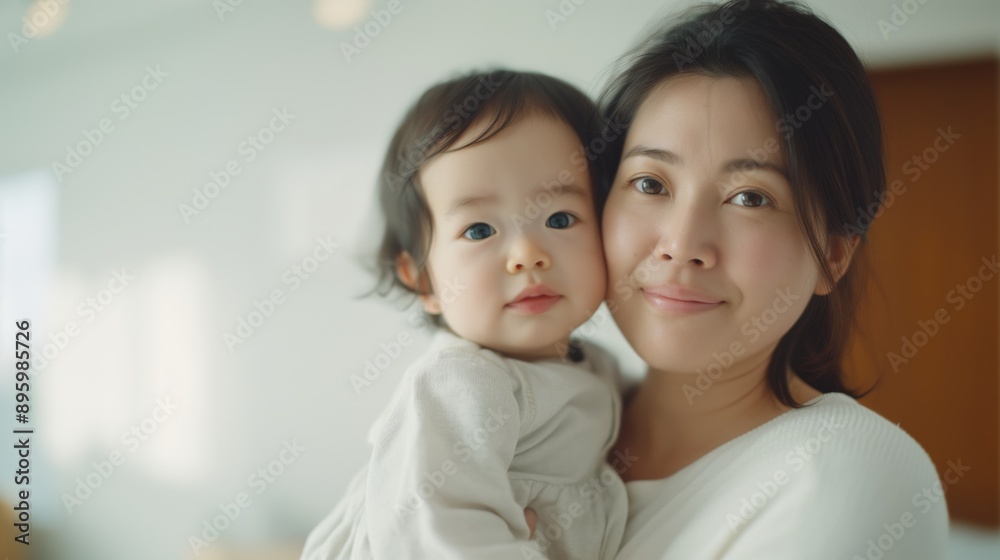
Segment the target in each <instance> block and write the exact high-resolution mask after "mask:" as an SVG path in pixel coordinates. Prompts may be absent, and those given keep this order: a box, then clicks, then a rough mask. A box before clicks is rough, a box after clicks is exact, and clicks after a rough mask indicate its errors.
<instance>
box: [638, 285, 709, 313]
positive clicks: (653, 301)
mask: <svg viewBox="0 0 1000 560" xmlns="http://www.w3.org/2000/svg"><path fill="white" fill-rule="evenodd" d="M642 295H643V297H645V298H646V301H647V302H649V305H650V306H652V307H653V309H656V310H658V311H660V312H663V313H668V314H670V315H691V314H694V313H701V312H703V311H711V310H712V309H716V308H717V307H720V306H721V305H722V304H723V303H725V302H723V301H711V299H710V298H707V297H704V296H698V297H699V298H701V299H705V300H708V301H697V300H693V299H679V298H677V297H676V296H675V297H670V296H668V295H665V294H664V293H663V292H662V291H660V290H653V289H646V288H643V289H642Z"/></svg>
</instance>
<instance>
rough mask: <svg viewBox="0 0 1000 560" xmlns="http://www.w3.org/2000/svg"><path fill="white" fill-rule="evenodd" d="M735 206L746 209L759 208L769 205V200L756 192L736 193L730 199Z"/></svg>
mask: <svg viewBox="0 0 1000 560" xmlns="http://www.w3.org/2000/svg"><path fill="white" fill-rule="evenodd" d="M729 200H732V201H733V202H735V203H736V205H737V206H746V207H747V208H759V207H761V206H767V205H771V204H772V202H771V199H770V198H768V197H766V196H764V195H762V194H761V193H759V192H756V191H743V192H741V193H736V195H734V196H733V197H732V198H730V199H729Z"/></svg>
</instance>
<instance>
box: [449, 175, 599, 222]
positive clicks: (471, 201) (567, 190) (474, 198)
mask: <svg viewBox="0 0 1000 560" xmlns="http://www.w3.org/2000/svg"><path fill="white" fill-rule="evenodd" d="M543 192H547V193H549V194H550V195H558V196H562V195H564V194H568V195H571V196H578V197H581V198H586V197H587V191H586V190H584V189H583V187H581V186H580V185H577V184H576V183H569V184H563V183H559V184H558V185H556V186H551V185H546V186H542V187H538V188H537V189H535V191H534V192H533V193H531V196H537V195H538V194H540V193H543ZM496 200H497V197H496V195H493V194H489V195H471V196H463V197H461V198H459V199H458V200H456V201H455V202H454V203H452V205H451V206H450V207H449V208H448V211H447V212H445V213H444V215H445V216H452V215H454V214H456V213H458V211H459V210H461V209H463V208H468V207H470V206H477V205H480V204H486V203H489V202H496Z"/></svg>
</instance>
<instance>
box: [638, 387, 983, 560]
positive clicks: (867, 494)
mask: <svg viewBox="0 0 1000 560" xmlns="http://www.w3.org/2000/svg"><path fill="white" fill-rule="evenodd" d="M809 404H810V406H808V407H806V408H803V409H797V410H796V409H793V410H789V411H787V412H785V413H783V414H782V415H780V416H778V417H777V418H774V419H772V420H771V421H769V422H767V423H765V424H763V425H761V426H759V427H757V428H756V429H754V430H751V431H750V432H747V433H745V434H743V435H741V436H739V437H737V438H735V439H733V440H731V441H729V442H727V443H725V444H723V445H721V446H720V447H718V448H716V449H714V450H713V451H711V452H709V453H708V454H707V455H705V456H703V457H701V458H700V459H698V460H697V461H695V462H694V463H692V464H690V465H688V466H687V467H685V468H684V469H682V470H680V471H679V472H677V473H675V474H673V475H671V476H669V477H667V478H664V479H658V480H642V481H633V482H629V483H627V485H626V488H627V489H628V499H629V519H628V525H627V526H626V530H625V540H624V543H623V546H622V549H621V551H620V552H619V555H618V558H619V559H620V560H640V559H641V560H647V559H650V560H651V559H657V560H659V559H678V560H701V559H726V560H730V559H732V560H736V559H739V560H743V559H752V560H756V559H766V560H825V559H828V558H829V559H831V560H833V559H842V560H858V559H863V560H892V559H898V560H938V559H943V558H945V557H946V544H947V538H948V510H947V506H946V504H945V499H944V492H946V491H947V488H948V487H949V486H950V485H952V484H961V476H962V475H963V474H964V473H965V472H966V471H967V470H968V468H969V467H968V465H967V464H963V463H962V461H961V458H959V457H955V458H954V459H953V460H950V461H946V464H943V465H939V467H940V468H941V472H942V478H943V479H944V480H943V482H942V481H939V479H938V476H937V472H936V471H935V468H934V465H933V464H932V463H931V460H930V458H929V457H928V456H927V453H925V452H924V450H923V449H922V448H921V447H920V445H919V444H918V443H917V442H916V441H914V439H913V438H911V437H910V436H909V435H907V434H906V432H904V431H903V430H902V429H900V428H899V427H898V426H896V425H894V424H892V423H890V422H889V421H887V420H886V419H885V418H882V417H881V416H879V415H878V414H876V413H875V412H872V411H871V410H869V409H867V408H865V407H863V406H861V405H860V404H858V403H857V402H856V401H855V400H854V399H852V398H851V397H849V396H847V395H843V394H840V393H828V394H825V395H822V396H819V397H817V398H815V399H813V400H812V401H810V403H809ZM942 484H943V486H942Z"/></svg>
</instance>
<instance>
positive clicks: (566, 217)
mask: <svg viewBox="0 0 1000 560" xmlns="http://www.w3.org/2000/svg"><path fill="white" fill-rule="evenodd" d="M574 223H576V216H574V215H572V214H567V213H566V212H556V213H555V214H552V215H551V216H549V219H548V220H546V222H545V225H546V226H548V227H550V228H555V229H566V228H568V227H569V226H571V225H573V224H574Z"/></svg>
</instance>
